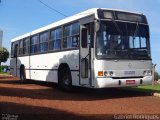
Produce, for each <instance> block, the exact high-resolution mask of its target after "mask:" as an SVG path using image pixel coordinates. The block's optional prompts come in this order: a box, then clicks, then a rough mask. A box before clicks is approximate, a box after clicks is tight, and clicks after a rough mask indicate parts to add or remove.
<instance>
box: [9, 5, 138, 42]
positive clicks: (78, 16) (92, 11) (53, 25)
mask: <svg viewBox="0 0 160 120" xmlns="http://www.w3.org/2000/svg"><path fill="white" fill-rule="evenodd" d="M98 9H102V10H113V11H122V12H128V13H134V14H141V13H135V12H130V11H124V10H118V9H108V8H92V9H89V10H86V11H83V12H80V13H78V14H75V15H73V16H70V17H67V18H65V19H62V20H60V21H57V22H54V23H51V24H49V25H47V26H44V27H41V28H39V29H36V30H33V31H31V32H28V33H26V34H24V35H21V36H18V37H16V38H13V39H12V40H11V42H14V41H17V40H20V39H23V38H26V37H29V36H31V35H35V34H37V33H40V32H43V31H46V30H48V29H52V28H56V27H58V26H61V25H63V24H66V23H69V22H72V21H76V20H79V19H81V18H84V17H87V16H90V15H94V14H95V13H97V10H98ZM95 18H98V16H97V15H95Z"/></svg>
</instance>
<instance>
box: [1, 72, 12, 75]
mask: <svg viewBox="0 0 160 120" xmlns="http://www.w3.org/2000/svg"><path fill="white" fill-rule="evenodd" d="M0 75H10V74H9V73H6V72H0Z"/></svg>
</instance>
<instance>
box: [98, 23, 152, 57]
mask: <svg viewBox="0 0 160 120" xmlns="http://www.w3.org/2000/svg"><path fill="white" fill-rule="evenodd" d="M97 57H98V58H112V59H114V58H115V59H151V57H150V43H149V27H148V25H144V24H139V23H127V22H116V21H101V23H100V30H99V32H98V34H97Z"/></svg>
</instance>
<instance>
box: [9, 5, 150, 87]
mask: <svg viewBox="0 0 160 120" xmlns="http://www.w3.org/2000/svg"><path fill="white" fill-rule="evenodd" d="M10 68H11V74H12V75H14V76H18V77H20V79H21V81H26V80H27V79H32V80H39V81H48V82H54V83H58V84H59V85H60V86H61V87H62V88H64V89H66V90H68V89H70V88H72V86H83V87H89V88H107V87H126V86H138V85H147V84H151V83H152V59H151V51H150V35H149V25H148V22H147V19H146V17H145V15H143V14H139V13H134V12H128V11H122V10H113V9H102V8H101V9H99V8H93V9H90V10H87V11H84V12H81V13H79V14H76V15H74V16H71V17H68V18H65V19H63V20H60V21H58V22H55V23H52V24H50V25H47V26H45V27H42V28H40V29H37V30H34V31H31V32H29V33H27V34H24V35H22V36H19V37H16V38H14V39H12V40H11V61H10Z"/></svg>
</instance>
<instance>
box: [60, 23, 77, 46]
mask: <svg viewBox="0 0 160 120" xmlns="http://www.w3.org/2000/svg"><path fill="white" fill-rule="evenodd" d="M63 33H64V36H63V48H77V47H78V46H79V24H78V23H73V24H71V25H68V26H65V27H64V29H63Z"/></svg>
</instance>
